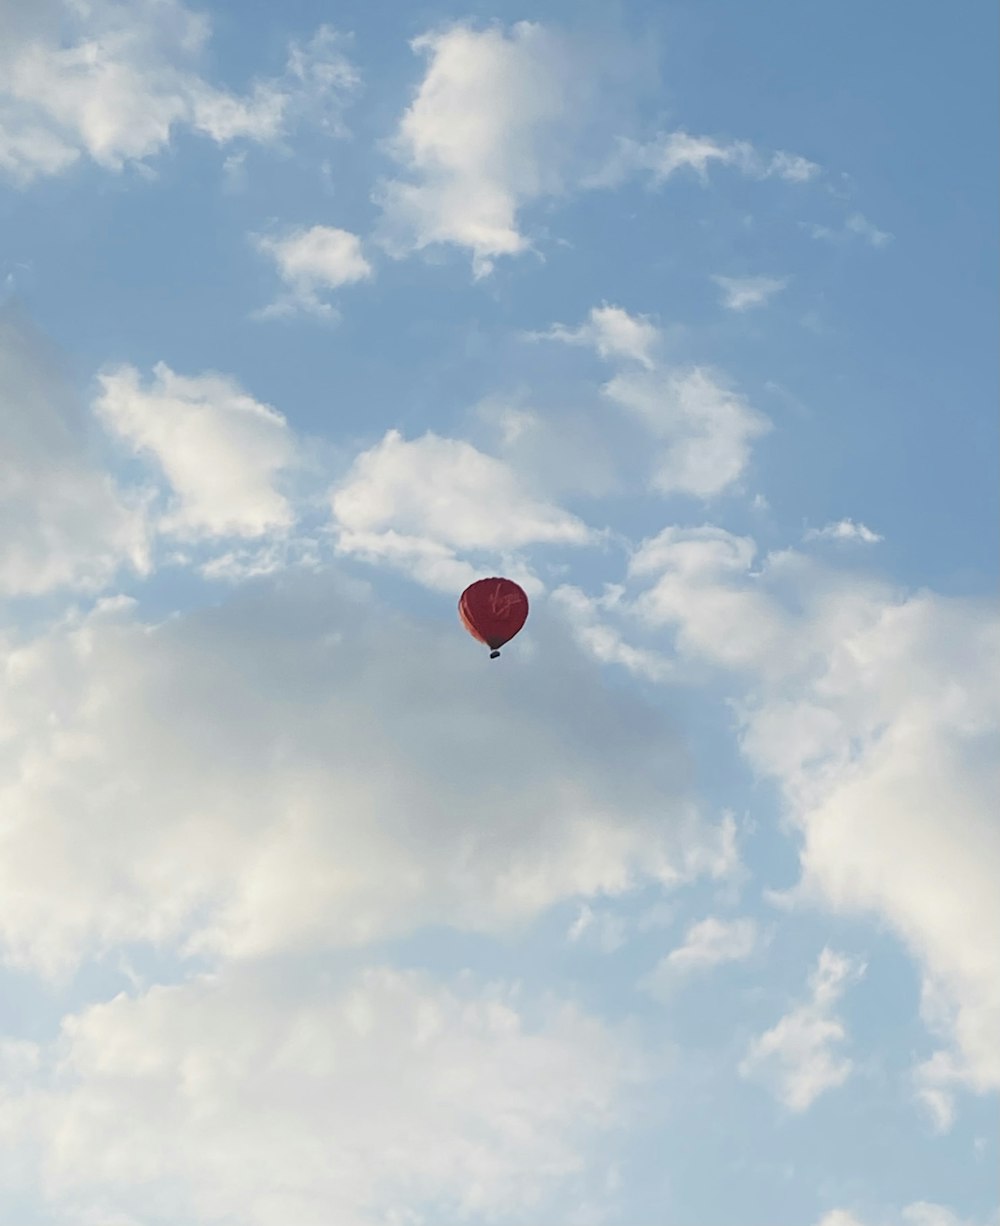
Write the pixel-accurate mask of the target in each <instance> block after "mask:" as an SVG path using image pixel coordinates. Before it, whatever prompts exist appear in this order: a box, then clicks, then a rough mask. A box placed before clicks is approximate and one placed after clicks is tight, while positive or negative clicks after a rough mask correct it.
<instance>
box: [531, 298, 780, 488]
mask: <svg viewBox="0 0 1000 1226" xmlns="http://www.w3.org/2000/svg"><path fill="white" fill-rule="evenodd" d="M534 338H535V339H546V340H556V341H562V342H564V343H568V344H574V345H589V346H591V347H593V348H594V349H595V350H596V351H597V352H598V354H600V356H601V357H603V358H605V359H607V360H609V361H612V360H615V359H619V360H624V361H625V362H627V363H631V364H638V365H640V366H642V367H644V369H642V370H636V369H635V368H634V365H626V366H624V368H623V369H621V370H620V371H619V372H618V373H617V374H615V375H614V376H613V377H612V378H611V379H610V380H609V381H608V382H607V383H606V384H604V386H603V387H602V389H601V391H602V393H603V395H604V396H605V397H606V398H607V399H608V400H610V401H612V402H613V403H614V404H616V405H618V406H620V407H621V408H623V409H624V410H625V411H626V412H627V413H628V414H629V415H630V416H631V417H632V419H633V420H634V421H636V422H637V423H638V424H640V425H641V426H642V427H643V428H644V429H645V430H646V431H647V432H648V433H649V434H651V435H653V436H654V438H656V439H658V440H659V441H660V443H661V444H662V446H661V449H660V450H659V451H658V452H657V457H656V459H655V460H654V462H653V463H654V471H653V473H652V476H651V478H650V483H651V486H652V488H653V489H655V490H657V491H659V492H660V493H664V494H689V495H693V496H695V497H698V498H711V497H714V496H716V495H718V494H721V493H723V492H724V491H725V490H727V489H729V488H730V487H732V486H733V485H734V484H736V482H737V481H738V480H739V479H740V477H741V476H742V474H743V472H744V470H745V469H746V466H747V464H748V462H749V459H750V448H751V445H752V443H753V441H754V440H755V439H757V438H760V437H761V436H762V435H764V434H766V433H767V432H768V431H769V430H770V429H771V423H770V421H769V420H768V419H767V418H766V417H765V416H764V415H763V414H761V413H759V412H757V410H756V409H754V408H752V407H751V406H750V405H749V404H748V403H747V401H746V399H745V398H744V397H743V396H742V395H741V394H740V393H739V392H737V391H735V390H733V389H731V388H729V387H727V386H726V383H725V381H724V379H723V377H722V376H721V375H720V374H718V373H717V372H715V371H712V370H710V369H708V368H707V367H702V366H694V367H670V366H666V365H664V364H662V363H660V362H657V361H656V359H655V357H654V351H655V349H656V346H657V343H658V342H659V341H660V340H661V339H662V338H661V334H660V332H659V330H658V329H657V328H655V327H654V326H653V325H652V324H651V323H650V322H649V321H648V319H646V318H645V317H643V316H639V317H636V316H631V315H629V314H628V313H627V312H626V311H624V310H622V308H621V307H609V306H603V307H600V308H597V309H594V310H592V311H591V312H590V315H589V316H588V319H587V321H586V322H585V323H584V324H583V325H581V327H579V328H576V329H570V328H566V327H565V326H564V325H562V324H557V325H556V326H555V327H554V328H552V329H550V330H549V331H548V332H544V333H537V334H534Z"/></svg>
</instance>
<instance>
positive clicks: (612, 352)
mask: <svg viewBox="0 0 1000 1226" xmlns="http://www.w3.org/2000/svg"><path fill="white" fill-rule="evenodd" d="M529 335H530V337H531V339H533V340H552V341H562V342H563V343H564V344H567V345H585V346H587V347H588V348H590V349H595V350H596V351H597V353H598V354H599V355H600V356H601V357H602V358H625V359H629V360H631V361H634V362H638V363H639V365H640V366H645V367H646V369H647V370H651V369H652V368H653V360H652V356H651V354H652V352H653V351H654V349H655V348H656V346H657V344H658V342H659V340H660V333H659V329H658V328H657V327H656V326H655V324H652V323H650V322H649V320H648V318H647V317H646V316H644V315H630V314H629V313H628V311H625V310H623V309H622V308H621V307H617V306H608V305H607V304H606V303H605V304H604V305H603V306H599V307H594V308H592V310H591V312H590V314H589V316H588V317H587V320H586V322H585V323H583V324H581V325H580V327H579V328H567V327H566V326H565V325H564V324H555V325H554V326H553V327H552V328H550V329H549V331H548V332H540V333H530V334H529Z"/></svg>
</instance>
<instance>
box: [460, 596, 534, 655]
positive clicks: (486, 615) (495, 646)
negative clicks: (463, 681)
mask: <svg viewBox="0 0 1000 1226" xmlns="http://www.w3.org/2000/svg"><path fill="white" fill-rule="evenodd" d="M458 615H459V617H460V618H461V619H462V625H463V626H465V628H466V630H468V632H469V633H470V634H471V635H472V637H473V638H474V639H478V640H479V641H480V643H485V644H486V646H487V647H489V648H490V659H491V660H495V659H496V658H497V656H498V655H499V654H500V648H501V647H502V646H503V645H504V643H509V642H510V640H511V639H512V638H513V637H514V635H515V634H517V632H518V630H520V629H521V627H522V626H523V625H524V623H525V622H526V621H527V618H528V597H527V596H526V595H525V593H524V589H523V588H521V587H519V586H518V585H517V584H516V583H514V582H513V580H511V579H499V578H496V577H494V578H492V579H479V580H477V581H476V582H475V583H472V584H470V585H469V586H468V587H467V588H466V589H465V591H464V592H463V593H462V595H461V598H460V599H459V602H458Z"/></svg>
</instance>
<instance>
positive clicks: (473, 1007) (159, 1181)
mask: <svg viewBox="0 0 1000 1226" xmlns="http://www.w3.org/2000/svg"><path fill="white" fill-rule="evenodd" d="M330 978H331V977H330V976H329V975H322V976H319V977H317V976H316V975H315V974H314V973H312V972H306V973H305V974H303V973H300V972H297V971H296V969H295V968H289V967H285V968H283V969H282V970H281V971H280V972H279V971H277V970H275V969H274V968H273V967H268V966H267V965H266V964H262V965H254V966H252V967H248V968H242V969H238V970H237V969H234V968H229V969H227V970H225V971H224V972H222V973H220V974H216V975H209V976H202V977H199V978H196V979H193V980H191V981H189V982H186V983H183V984H180V985H177V986H170V987H155V988H152V989H151V990H149V991H148V992H146V993H144V994H142V995H138V996H134V997H130V996H128V995H125V994H122V995H119V996H117V997H115V998H114V999H113V1000H111V1001H108V1002H107V1003H105V1004H99V1005H93V1006H91V1007H89V1008H87V1009H85V1010H83V1011H82V1012H80V1013H77V1014H75V1015H70V1016H68V1017H66V1018H64V1020H63V1023H62V1028H61V1034H60V1036H59V1039H58V1041H57V1042H56V1043H54V1044H52V1045H51V1046H45V1047H36V1048H35V1049H34V1051H30V1052H29V1053H28V1057H29V1058H28V1060H27V1068H26V1070H24V1071H22V1073H21V1074H20V1075H19V1076H18V1077H17V1078H16V1079H15V1081H14V1083H13V1084H10V1083H7V1084H3V1085H0V1089H2V1093H0V1142H2V1148H3V1149H5V1150H7V1151H8V1153H10V1154H11V1155H14V1156H16V1158H17V1162H16V1165H15V1169H14V1171H13V1172H12V1175H13V1179H14V1183H13V1187H14V1188H15V1189H18V1188H21V1189H25V1190H30V1191H32V1192H34V1193H36V1194H40V1195H41V1196H42V1197H43V1198H44V1203H45V1204H46V1205H47V1207H48V1210H49V1214H51V1215H52V1216H47V1218H46V1220H49V1221H52V1222H53V1223H54V1224H55V1223H58V1224H60V1226H62V1224H66V1226H70V1223H74V1224H75V1223H79V1222H80V1221H81V1220H86V1221H94V1222H96V1221H98V1220H99V1221H100V1222H102V1223H106V1222H123V1221H140V1220H142V1221H145V1220H148V1218H149V1217H150V1215H152V1216H153V1217H155V1218H158V1219H162V1220H169V1221H175V1222H180V1221H183V1222H186V1223H191V1226H200V1224H205V1226H207V1224H208V1223H212V1222H218V1221H219V1220H221V1219H223V1218H225V1219H231V1220H238V1221H240V1222H244V1223H247V1224H248V1226H288V1223H292V1222H294V1223H296V1226H327V1224H328V1223H330V1222H332V1221H335V1222H337V1223H338V1224H339V1226H375V1223H399V1224H401V1226H402V1224H406V1223H413V1224H414V1226H416V1224H418V1223H420V1222H423V1221H425V1220H429V1218H425V1217H424V1210H426V1211H427V1213H428V1214H429V1215H430V1217H431V1218H440V1217H441V1216H442V1215H445V1216H447V1217H448V1218H449V1219H451V1217H452V1216H453V1215H455V1216H458V1217H468V1216H471V1217H474V1218H476V1219H480V1218H481V1217H485V1216H489V1217H490V1218H491V1219H496V1218H500V1217H503V1218H505V1219H507V1218H515V1217H516V1218H517V1219H518V1220H525V1219H526V1218H529V1217H533V1216H538V1215H539V1214H540V1215H541V1216H542V1217H554V1218H558V1219H559V1220H568V1218H567V1212H566V1211H567V1210H569V1209H570V1208H572V1207H573V1206H574V1201H576V1202H577V1203H578V1202H579V1191H580V1189H581V1184H583V1182H584V1180H583V1176H584V1173H585V1169H586V1167H587V1166H591V1165H593V1164H595V1163H597V1164H600V1162H601V1159H600V1147H601V1143H602V1141H603V1140H604V1138H605V1136H606V1134H607V1131H608V1130H609V1129H610V1128H613V1127H615V1126H616V1125H617V1124H619V1123H620V1122H621V1121H622V1120H623V1118H624V1116H623V1110H624V1109H625V1108H626V1104H627V1099H626V1098H625V1096H626V1094H627V1093H628V1091H629V1089H630V1087H631V1086H632V1085H633V1084H634V1083H635V1081H636V1078H637V1074H638V1071H639V1065H638V1062H637V1059H636V1057H635V1055H634V1054H633V1052H632V1050H631V1048H630V1045H629V1044H628V1043H626V1041H625V1038H624V1036H620V1035H618V1034H616V1033H614V1032H613V1031H611V1030H609V1029H607V1028H605V1027H603V1026H602V1025H601V1024H600V1023H598V1022H596V1021H594V1020H592V1019H591V1018H589V1017H587V1016H586V1015H584V1014H582V1013H580V1012H579V1011H578V1010H577V1009H576V1008H574V1007H573V1006H571V1005H567V1004H562V1003H560V1002H558V1001H549V1002H543V1003H542V1004H541V1006H539V1005H537V1004H534V1002H524V1003H522V1001H521V1000H520V999H519V994H518V991H517V990H516V989H513V988H509V987H507V986H505V985H502V984H494V985H485V986H483V985H480V984H477V983H476V982H474V981H473V980H472V979H471V977H469V976H465V977H462V978H460V979H459V980H458V981H457V982H456V983H454V984H453V985H450V986H445V985H441V984H438V983H435V982H433V981H432V980H430V979H429V978H427V977H426V976H425V975H422V974H419V973H414V972H406V971H399V970H393V969H388V968H386V969H382V968H371V969H368V970H365V971H362V972H360V973H355V974H353V975H352V976H350V977H349V978H347V979H346V981H341V982H338V983H331V982H330ZM526 1005H533V1006H534V1007H532V1008H531V1016H530V1017H529V1015H528V1010H527V1008H526V1007H525V1006H526ZM22 1063H23V1062H22ZM39 1064H40V1065H41V1066H42V1067H41V1071H40V1072H39V1073H38V1074H37V1075H34V1076H33V1075H32V1074H33V1073H34V1066H37V1065H39ZM125 1121H127V1124H126V1125H125V1126H123V1122H125ZM91 1214H92V1215H94V1216H93V1217H91V1216H86V1217H82V1216H81V1215H91ZM129 1215H135V1216H134V1217H131V1216H129Z"/></svg>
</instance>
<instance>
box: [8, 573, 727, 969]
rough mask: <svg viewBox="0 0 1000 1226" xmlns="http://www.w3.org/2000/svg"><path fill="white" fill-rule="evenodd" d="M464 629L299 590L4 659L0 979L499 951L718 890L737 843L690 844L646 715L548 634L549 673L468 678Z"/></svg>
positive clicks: (471, 666)
mask: <svg viewBox="0 0 1000 1226" xmlns="http://www.w3.org/2000/svg"><path fill="white" fill-rule="evenodd" d="M451 595H452V597H453V596H454V593H452V594H451ZM454 607H455V606H454V602H453V599H452V598H449V601H448V605H447V609H448V610H451V613H449V614H447V615H446V616H445V619H444V624H443V625H442V626H440V628H434V629H431V628H429V627H428V626H427V625H426V624H424V625H421V624H420V623H416V622H413V621H411V620H408V619H406V618H403V617H400V616H395V615H394V616H388V615H387V614H385V613H384V612H383V611H382V610H380V608H379V607H378V606H377V605H376V604H375V603H374V602H373V601H372V600H370V599H368V598H366V597H364V596H363V595H361V594H352V593H351V592H349V591H345V590H343V589H342V588H341V586H340V585H338V584H334V583H332V582H331V580H330V578H329V577H323V576H313V575H309V574H308V573H304V572H301V571H299V572H293V573H290V574H289V573H286V574H283V575H282V577H281V582H280V585H277V586H274V587H271V586H270V585H265V584H261V583H258V584H257V585H256V586H255V587H254V588H253V589H252V590H250V591H249V592H247V593H246V594H244V595H242V596H240V595H237V596H235V597H231V598H230V599H229V600H228V601H227V602H226V603H223V604H221V605H219V606H216V607H210V608H207V609H205V610H204V611H202V612H199V613H192V614H187V615H177V616H174V617H171V618H169V619H168V620H166V621H164V622H163V623H162V624H159V625H148V624H145V623H143V622H142V621H141V620H139V619H138V617H137V616H136V615H135V613H134V611H132V610H131V609H130V608H129V607H128V605H127V603H126V604H124V605H123V604H121V603H120V602H119V603H117V604H112V605H104V606H101V607H99V608H98V609H97V610H96V611H95V612H94V613H93V615H91V616H88V617H86V618H76V619H69V620H67V621H66V622H65V624H63V625H61V626H58V627H55V628H53V629H52V630H51V631H50V632H48V633H46V634H42V635H40V636H39V637H37V638H35V639H28V640H25V641H23V642H17V641H14V642H10V643H8V644H5V645H4V648H3V656H2V669H3V675H4V685H3V687H0V737H2V740H3V746H4V752H3V756H2V759H0V807H2V809H3V811H4V813H5V814H7V815H8V820H7V821H6V822H5V823H4V826H3V828H2V830H0V947H2V948H3V949H4V950H5V957H6V960H7V961H9V962H13V963H15V964H19V965H23V966H30V967H34V968H36V969H38V970H39V971H41V972H44V973H47V974H56V973H58V972H61V971H63V970H66V969H68V968H71V967H72V966H74V965H75V964H76V963H77V961H78V960H79V959H80V958H81V957H84V956H86V955H87V954H88V953H89V952H94V951H101V950H107V949H113V948H114V947H115V946H118V945H124V944H138V945H140V946H141V945H143V944H146V943H153V944H155V945H158V946H160V947H164V948H167V949H174V948H177V947H178V946H180V947H182V948H184V949H186V950H190V951H202V952H204V953H206V954H210V955H213V956H229V957H240V958H243V957H250V956H254V955H259V954H270V953H279V952H285V951H289V950H298V949H316V948H319V949H322V948H328V947H331V946H334V947H336V946H352V945H359V944H364V943H367V942H369V941H372V940H376V939H379V938H382V937H386V936H390V935H393V934H398V933H404V932H412V931H414V930H416V929H418V928H419V927H420V926H421V925H423V924H428V923H447V924H450V925H452V926H454V927H457V928H464V929H467V930H473V931H481V932H499V931H504V930H506V929H509V928H510V927H511V926H512V925H519V924H521V923H523V922H524V921H526V920H528V919H530V918H532V917H534V916H535V915H537V914H538V913H539V912H541V911H543V910H544V909H545V908H547V907H549V906H551V905H553V904H555V903H556V902H559V901H561V900H563V899H569V898H573V897H577V898H580V899H584V900H585V899H588V898H591V897H595V896H600V895H608V896H616V895H619V894H621V893H623V892H625V891H628V890H630V889H632V888H634V887H636V886H638V885H639V884H641V883H647V882H656V881H659V882H662V883H664V884H665V885H667V886H672V885H675V884H677V883H680V882H683V881H686V880H691V879H693V878H695V877H698V876H700V875H702V874H708V875H711V876H719V875H724V874H725V873H727V872H729V871H731V868H732V860H733V846H732V843H733V832H732V830H731V829H730V827H729V825H727V824H725V823H723V824H722V825H721V826H720V827H719V828H718V829H717V830H713V829H710V828H707V827H706V826H704V825H703V823H702V821H701V819H700V818H699V816H698V814H697V811H696V810H695V808H694V806H693V804H692V802H691V799H690V797H689V794H688V792H687V784H686V783H684V782H682V780H683V779H684V778H685V777H686V776H685V768H684V765H683V758H682V755H681V754H680V752H679V750H678V749H677V747H676V746H675V745H674V744H673V743H672V741H671V739H670V733H669V732H668V730H667V728H666V727H665V726H664V724H663V721H662V720H661V719H660V718H659V717H658V716H657V715H656V713H655V712H654V711H651V710H650V709H649V708H648V707H646V706H645V705H644V704H642V703H639V702H638V701H636V700H633V699H629V698H627V697H626V696H624V695H621V694H616V693H613V692H609V691H607V689H606V688H605V687H603V686H602V685H601V683H600V679H599V678H598V677H596V676H591V675H589V674H588V673H587V672H586V671H585V670H581V668H580V661H579V657H578V656H577V654H576V653H575V651H574V650H573V649H572V648H571V646H570V645H569V644H567V643H565V642H564V641H563V639H562V636H560V634H559V633H558V627H554V626H552V625H551V624H550V623H549V622H548V621H547V619H546V618H545V617H544V616H543V615H542V614H543V610H537V611H536V615H535V617H534V619H533V620H534V627H533V630H532V635H533V637H534V639H535V641H537V642H538V643H539V645H540V649H542V650H544V653H545V661H546V667H545V668H544V669H538V668H533V667H532V666H531V664H530V662H524V663H523V665H520V666H519V665H518V661H517V657H516V656H515V657H512V659H511V661H510V662H509V667H505V668H504V669H501V670H499V671H497V670H496V669H495V667H494V666H489V667H494V672H493V673H492V674H491V675H490V676H489V677H488V678H486V677H485V675H484V672H483V669H484V661H483V660H482V659H481V658H480V656H479V655H478V653H476V652H473V651H471V650H467V649H466V636H465V635H464V632H463V631H462V629H461V627H460V625H459V624H458V618H457V615H456V614H455V613H454ZM487 680H488V681H489V685H490V694H489V697H488V700H486V701H484V694H483V688H482V687H483V685H484V684H485V683H486V681H487Z"/></svg>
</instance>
